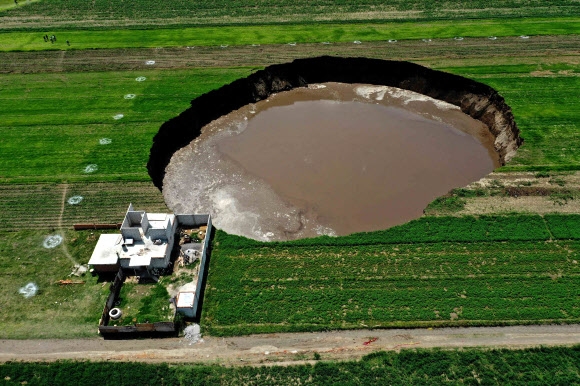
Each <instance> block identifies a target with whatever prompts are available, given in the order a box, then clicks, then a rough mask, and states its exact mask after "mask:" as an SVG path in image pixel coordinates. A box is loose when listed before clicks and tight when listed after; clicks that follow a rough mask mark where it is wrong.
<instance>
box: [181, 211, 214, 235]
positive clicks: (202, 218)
mask: <svg viewBox="0 0 580 386" xmlns="http://www.w3.org/2000/svg"><path fill="white" fill-rule="evenodd" d="M209 217H210V216H209V214H177V215H175V219H176V221H177V225H179V226H184V227H192V228H197V227H200V226H202V225H206V224H208V222H209ZM208 233H209V232H208Z"/></svg>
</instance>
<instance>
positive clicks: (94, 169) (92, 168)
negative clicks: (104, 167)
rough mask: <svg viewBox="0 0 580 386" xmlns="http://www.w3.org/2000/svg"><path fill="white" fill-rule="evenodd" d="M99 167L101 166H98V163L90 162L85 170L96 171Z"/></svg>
mask: <svg viewBox="0 0 580 386" xmlns="http://www.w3.org/2000/svg"><path fill="white" fill-rule="evenodd" d="M98 169H99V167H98V166H97V164H89V165H87V166H85V169H84V172H85V173H94V172H96V171H97V170H98Z"/></svg>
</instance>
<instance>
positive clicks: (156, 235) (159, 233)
mask: <svg viewBox="0 0 580 386" xmlns="http://www.w3.org/2000/svg"><path fill="white" fill-rule="evenodd" d="M169 230H170V229H169ZM167 233H168V232H167V230H166V229H163V228H151V229H149V233H148V236H149V237H150V238H151V240H155V239H161V240H163V241H167V240H168V237H167Z"/></svg>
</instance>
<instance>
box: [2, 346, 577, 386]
mask: <svg viewBox="0 0 580 386" xmlns="http://www.w3.org/2000/svg"><path fill="white" fill-rule="evenodd" d="M316 354H317V353H316ZM579 363H580V348H579V347H578V346H575V347H555V348H532V349H525V350H505V349H504V350H481V349H463V350H460V351H458V350H449V351H441V350H403V351H401V352H400V353H396V352H377V353H374V354H370V355H367V356H365V357H363V358H362V360H360V361H348V362H341V363H333V362H327V361H321V362H317V363H316V364H314V365H312V364H306V365H296V366H260V367H225V366H220V365H180V366H169V365H167V364H145V363H111V362H101V363H95V362H72V361H61V362H54V363H14V362H11V363H5V364H2V365H0V379H3V380H4V384H6V385H12V384H24V382H26V384H27V385H30V386H34V385H53V384H73V383H74V384H83V385H104V386H106V385H112V386H114V385H118V384H122V385H139V386H140V385H153V384H155V385H213V384H220V385H240V384H244V385H365V386H367V385H384V384H397V385H418V384H429V385H447V384H449V383H453V384H455V383H457V384H470V385H471V384H484V385H486V384H510V385H531V384H541V385H572V384H577V383H579V382H580V377H579V376H578V372H579V371H580V368H579Z"/></svg>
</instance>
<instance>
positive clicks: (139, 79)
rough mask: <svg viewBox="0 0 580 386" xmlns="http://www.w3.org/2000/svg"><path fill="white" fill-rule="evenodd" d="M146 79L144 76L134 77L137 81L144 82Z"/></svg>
mask: <svg viewBox="0 0 580 386" xmlns="http://www.w3.org/2000/svg"><path fill="white" fill-rule="evenodd" d="M146 79H147V78H145V77H144V76H138V77H136V78H135V80H136V81H137V82H144V81H145V80H146Z"/></svg>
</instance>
